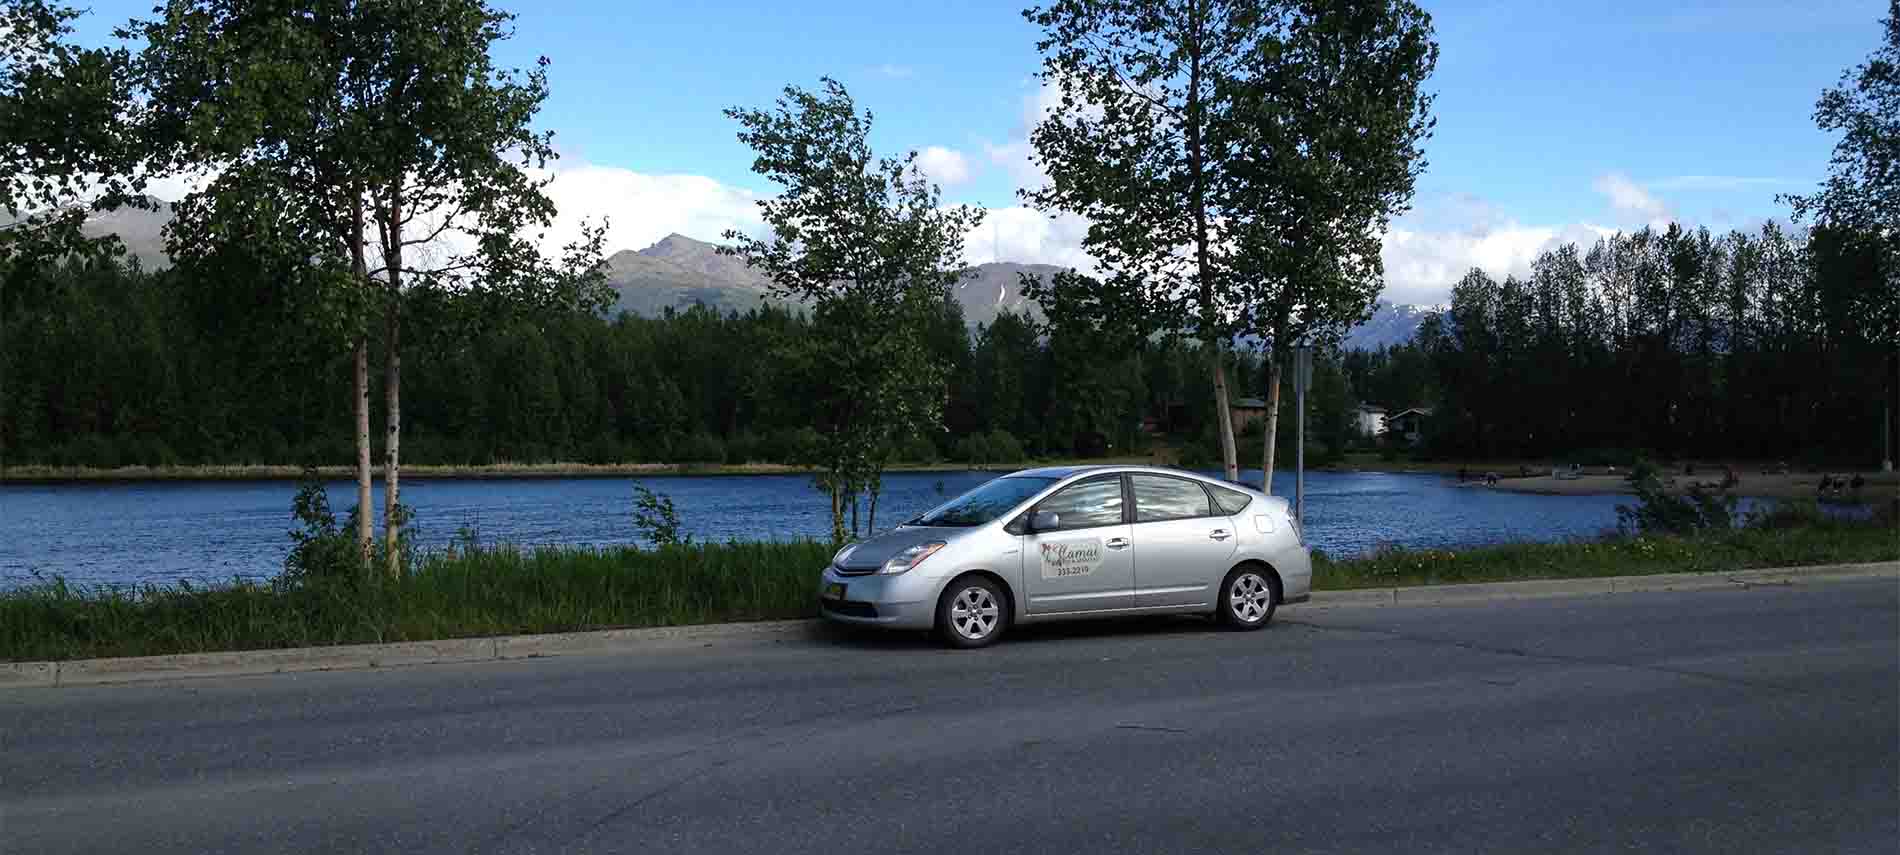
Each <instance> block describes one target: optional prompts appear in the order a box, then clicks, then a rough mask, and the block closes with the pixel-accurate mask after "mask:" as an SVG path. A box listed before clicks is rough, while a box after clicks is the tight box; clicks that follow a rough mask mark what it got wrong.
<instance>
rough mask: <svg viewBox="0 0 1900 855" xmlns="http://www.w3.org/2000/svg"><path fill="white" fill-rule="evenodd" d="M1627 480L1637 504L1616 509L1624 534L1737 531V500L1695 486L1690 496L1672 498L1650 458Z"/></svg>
mask: <svg viewBox="0 0 1900 855" xmlns="http://www.w3.org/2000/svg"><path fill="white" fill-rule="evenodd" d="M1626 480H1627V481H1628V482H1629V484H1630V487H1631V488H1632V489H1633V490H1635V492H1636V504H1634V505H1617V506H1616V526H1617V529H1618V530H1619V531H1621V532H1623V533H1624V534H1627V535H1649V534H1674V535H1690V534H1701V533H1705V532H1720V531H1728V530H1730V529H1732V528H1734V527H1735V506H1736V499H1735V497H1734V496H1726V495H1714V494H1710V493H1706V492H1704V491H1703V490H1702V488H1700V487H1694V486H1692V487H1690V488H1689V494H1688V495H1687V496H1671V495H1669V494H1668V493H1667V492H1666V491H1665V490H1664V489H1663V483H1662V470H1660V469H1659V468H1657V466H1656V464H1654V463H1651V462H1650V461H1649V460H1648V459H1647V458H1639V459H1638V460H1637V461H1636V463H1635V464H1634V465H1633V466H1631V468H1630V474H1629V477H1628V478H1627V479H1626Z"/></svg>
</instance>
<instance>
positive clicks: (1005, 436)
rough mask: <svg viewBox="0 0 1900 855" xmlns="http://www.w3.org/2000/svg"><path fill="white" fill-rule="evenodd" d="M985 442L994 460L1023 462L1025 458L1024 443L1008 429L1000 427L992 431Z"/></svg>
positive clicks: (991, 458)
mask: <svg viewBox="0 0 1900 855" xmlns="http://www.w3.org/2000/svg"><path fill="white" fill-rule="evenodd" d="M984 444H985V445H987V446H988V447H989V452H990V460H992V461H994V462H997V463H1021V462H1022V460H1023V444H1022V443H1020V442H1017V441H1016V437H1014V436H1011V435H1010V433H1009V432H1008V431H1006V430H1003V429H1001V428H998V429H996V430H993V431H990V435H989V437H988V438H987V439H986V440H985V441H984Z"/></svg>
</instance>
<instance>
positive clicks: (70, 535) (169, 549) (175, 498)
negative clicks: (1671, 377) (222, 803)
mask: <svg viewBox="0 0 1900 855" xmlns="http://www.w3.org/2000/svg"><path fill="white" fill-rule="evenodd" d="M992 477H994V473H987V472H926V473H897V474H892V475H890V476H887V477H886V478H885V487H884V492H883V495H882V496H881V497H880V499H879V504H878V511H877V518H878V524H879V526H880V527H888V526H890V525H892V524H895V523H897V522H899V521H902V520H906V519H909V518H911V517H913V516H915V515H917V514H919V513H922V512H923V511H925V510H928V509H929V508H931V507H933V506H935V505H937V504H939V503H941V502H943V501H945V500H947V499H949V498H950V497H952V496H955V495H956V494H958V493H960V492H962V491H964V490H967V489H969V488H971V487H974V486H976V485H978V484H981V483H983V482H984V481H987V480H989V479H990V478H992ZM640 481H641V483H644V484H646V485H647V486H648V487H650V488H651V489H653V490H655V491H657V492H660V493H664V494H667V495H669V496H671V497H672V499H673V502H674V504H675V505H676V506H677V508H678V509H679V513H680V517H681V521H682V523H683V524H684V529H685V531H686V532H687V533H689V534H691V535H692V536H693V537H694V538H695V539H697V540H726V539H729V538H730V539H742V540H744V539H760V538H775V539H784V538H798V537H814V538H815V537H824V536H826V534H827V532H828V531H829V530H830V520H829V517H828V513H827V507H828V505H827V503H826V500H825V499H824V498H823V496H821V495H820V494H819V493H818V492H817V491H816V490H814V489H812V487H811V479H810V478H808V477H806V476H802V475H747V476H671V477H653V478H642V479H640ZM1254 483H1256V484H1257V483H1258V477H1257V476H1256V477H1255V481H1254ZM630 484H631V480H630V479H624V478H546V479H508V480H500V479H497V480H431V479H409V480H405V481H404V483H403V499H404V502H405V504H409V505H411V506H413V507H414V508H415V510H416V515H417V516H416V519H417V525H418V537H419V540H420V542H421V543H422V544H423V545H424V546H425V547H438V546H442V545H444V544H446V543H448V542H449V541H450V540H451V539H453V538H454V537H455V536H456V535H457V533H458V531H460V530H462V529H465V528H466V529H469V530H472V531H474V532H476V533H477V534H478V535H479V536H480V538H481V539H482V540H483V541H484V542H496V541H508V542H513V543H520V544H541V543H563V544H623V543H631V542H634V541H635V539H636V537H637V535H636V533H635V532H634V529H633V525H632V514H633V497H632V493H633V490H632V487H631V486H630ZM1274 488H1275V491H1276V493H1277V494H1278V495H1283V496H1288V497H1291V495H1292V493H1293V478H1292V475H1291V474H1290V473H1275V477H1274ZM329 490H330V500H331V502H332V503H333V507H334V509H335V510H336V512H337V516H338V518H339V519H340V518H342V517H343V516H345V515H346V514H347V513H348V512H349V510H350V508H351V507H352V506H353V505H354V503H355V493H354V490H353V489H352V486H351V485H350V484H348V483H345V482H336V483H332V484H330V485H329ZM294 495H296V485H295V484H291V483H286V482H237V483H224V482H200V483H178V482H162V483H146V484H72V485H45V486H42V485H0V587H10V586H15V585H20V584H24V583H28V582H30V581H32V579H33V578H34V573H35V572H37V573H40V574H44V575H49V576H50V575H52V574H59V575H62V576H64V577H66V579H67V580H68V581H70V582H74V583H83V584H99V583H119V584H123V583H138V582H168V581H176V580H181V579H185V580H191V581H194V582H220V581H225V580H229V579H231V578H232V577H235V576H243V577H249V578H264V577H268V576H271V575H273V574H275V573H276V572H277V571H278V570H279V569H280V568H281V567H282V565H283V560H284V556H285V554H286V553H287V552H288V551H289V548H290V538H289V531H290V529H291V528H292V525H293V520H292V519H291V517H290V500H291V498H292V497H293V496H294ZM379 495H380V494H379ZM378 501H380V498H379V499H378ZM1623 501H1628V499H1627V498H1626V497H1619V496H1536V495H1527V494H1519V493H1505V492H1500V491H1495V490H1488V489H1484V488H1474V487H1459V486H1456V485H1455V484H1454V483H1451V482H1449V481H1448V479H1445V478H1443V477H1441V476H1437V475H1417V474H1388V473H1377V472H1354V473H1329V472H1310V473H1307V476H1306V514H1307V518H1308V522H1307V535H1308V537H1309V539H1310V541H1311V545H1312V546H1313V547H1314V548H1317V549H1323V550H1325V551H1326V552H1327V553H1328V554H1331V555H1335V556H1343V555H1354V554H1358V553H1362V552H1365V551H1368V550H1371V549H1374V548H1377V547H1378V546H1381V545H1385V544H1390V545H1395V546H1405V547H1451V546H1465V545H1473V544H1483V543H1498V542H1504V541H1533V540H1534V541H1557V540H1566V539H1575V538H1589V537H1596V536H1597V535H1599V534H1601V533H1602V532H1604V531H1605V530H1607V529H1610V528H1612V527H1614V526H1615V524H1616V505H1617V503H1618V502H1623ZM866 514H867V515H868V509H867V510H866ZM814 569H815V568H814Z"/></svg>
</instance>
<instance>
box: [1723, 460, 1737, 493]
mask: <svg viewBox="0 0 1900 855" xmlns="http://www.w3.org/2000/svg"><path fill="white" fill-rule="evenodd" d="M1740 483H1742V479H1741V477H1740V476H1738V475H1736V474H1735V467H1733V466H1729V465H1727V464H1724V465H1723V466H1722V489H1724V490H1726V489H1728V488H1730V487H1733V486H1735V485H1737V484H1740Z"/></svg>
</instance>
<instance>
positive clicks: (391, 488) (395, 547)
mask: <svg viewBox="0 0 1900 855" xmlns="http://www.w3.org/2000/svg"><path fill="white" fill-rule="evenodd" d="M400 306H401V303H400V302H399V298H398V297H397V295H396V292H395V289H394V288H391V289H390V294H389V345H388V346H389V352H388V353H387V354H386V355H385V356H384V360H383V368H384V370H383V391H384V395H385V398H386V402H387V404H388V410H387V412H386V413H385V414H384V417H385V418H386V419H387V420H388V421H387V429H388V433H389V435H388V437H387V438H385V439H384V443H385V444H384V446H383V454H384V462H383V539H384V543H385V544H386V546H387V548H388V550H389V557H388V560H389V575H391V576H395V575H396V574H397V573H398V572H400V571H401V570H402V560H401V559H402V550H401V548H400V544H401V541H402V513H403V512H402V489H401V487H402V455H401V448H402V342H401V335H402V318H401V308H400Z"/></svg>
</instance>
